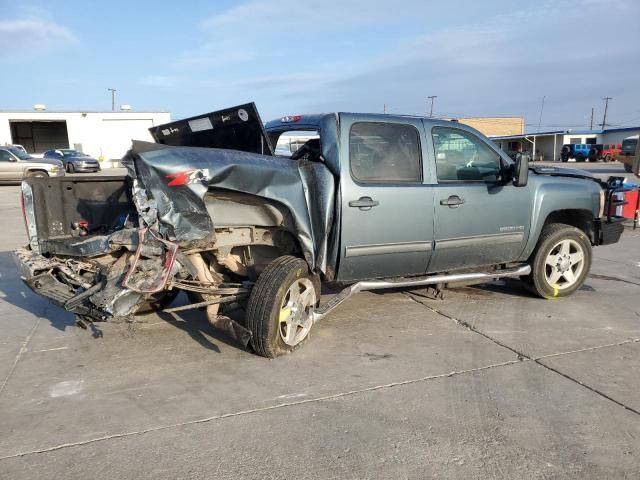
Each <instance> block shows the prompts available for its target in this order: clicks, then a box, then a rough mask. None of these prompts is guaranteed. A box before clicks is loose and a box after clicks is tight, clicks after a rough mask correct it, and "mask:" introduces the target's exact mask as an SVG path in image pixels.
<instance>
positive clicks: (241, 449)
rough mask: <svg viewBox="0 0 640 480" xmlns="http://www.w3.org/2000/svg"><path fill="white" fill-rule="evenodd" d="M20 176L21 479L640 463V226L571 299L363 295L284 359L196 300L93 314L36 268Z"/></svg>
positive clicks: (387, 474)
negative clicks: (229, 329) (236, 333)
mask: <svg viewBox="0 0 640 480" xmlns="http://www.w3.org/2000/svg"><path fill="white" fill-rule="evenodd" d="M571 166H574V165H571ZM579 166H581V167H584V168H588V169H591V170H597V171H598V173H599V174H600V175H605V176H606V175H608V174H616V173H618V171H620V172H621V171H622V168H621V167H620V166H619V165H617V164H611V165H610V164H607V165H603V164H596V165H589V164H586V165H579ZM608 170H611V172H608ZM603 171H605V172H604V173H603ZM18 193H19V188H18V187H15V186H5V187H0V223H1V224H2V226H3V228H2V229H1V230H0V328H1V330H0V331H1V332H2V333H1V334H0V478H2V479H4V478H7V479H16V480H17V479H39V478H42V479H51V478H64V479H75V478H91V479H115V478H123V479H124V478H135V479H142V478H154V479H158V478H161V479H180V478H255V479H265V478H281V479H289V478H299V479H316V478H336V479H345V478H393V479H405V478H420V479H421V478H465V479H466V478H509V479H515V478H517V479H528V478H545V479H546V478H580V479H587V478H593V479H603V478H607V479H613V478H616V479H617V478H629V479H631V478H639V477H640V395H639V392H640V341H639V339H640V295H638V293H639V292H640V249H639V248H638V247H639V246H640V241H639V240H640V230H638V231H637V232H634V231H632V230H628V231H626V232H625V234H624V236H623V237H622V241H621V242H620V243H619V244H616V245H613V246H608V247H602V248H597V249H595V251H594V253H595V259H594V265H593V269H592V273H591V275H590V276H589V278H588V280H587V282H586V284H585V286H584V287H583V288H582V289H581V290H580V291H578V292H577V293H576V294H574V295H573V296H572V297H570V298H567V299H562V300H554V301H544V300H539V299H536V298H533V297H531V296H530V295H529V294H528V293H526V292H525V291H524V290H523V289H522V288H521V286H520V285H519V284H518V282H516V281H508V282H494V283H491V284H487V285H483V286H476V287H467V288H458V289H455V290H449V291H447V294H446V298H445V299H444V300H429V299H427V298H425V297H424V296H423V293H424V292H423V291H420V290H415V291H412V292H406V291H405V292H401V291H388V292H383V293H380V292H379V293H362V294H360V295H357V296H355V297H354V298H352V299H351V300H349V301H348V303H347V304H345V305H343V306H341V307H340V308H339V309H338V310H336V311H335V312H334V313H333V314H332V315H331V316H330V317H328V318H327V319H326V320H324V321H323V323H321V324H319V325H317V326H316V327H315V329H314V331H313V332H312V338H311V339H310V341H309V342H308V343H307V344H306V345H305V346H304V348H302V349H301V350H299V351H298V352H296V353H295V354H293V355H290V356H286V357H283V358H279V359H276V360H272V361H270V360H266V359H263V358H260V357H257V356H255V355H252V354H250V353H247V352H245V351H243V350H241V349H240V348H238V347H237V346H236V345H234V344H233V343H231V342H230V341H228V340H227V339H225V337H224V336H223V335H220V334H218V333H217V332H216V331H214V330H213V329H212V328H211V327H209V325H208V324H207V322H206V321H205V320H204V319H203V318H202V317H201V315H200V314H198V313H197V312H196V313H193V312H192V313H189V314H184V315H175V316H174V315H168V314H164V315H162V316H156V315H150V316H147V317H145V320H146V323H144V324H138V325H136V326H126V325H110V324H107V325H101V326H100V329H99V330H96V331H95V332H93V333H94V334H93V335H92V334H91V332H87V331H84V330H80V329H78V328H77V327H75V326H74V325H73V318H72V316H71V315H69V314H68V313H66V312H64V311H62V310H60V309H58V308H56V307H54V306H51V305H50V304H48V303H47V302H46V301H45V300H44V299H42V298H40V297H38V296H36V295H34V294H32V293H31V292H30V291H29V290H28V289H27V288H26V287H25V286H23V285H22V283H21V282H20V281H19V279H18V277H17V274H16V270H15V269H14V266H13V261H12V258H11V250H12V249H13V248H15V247H17V246H19V245H21V244H22V243H24V241H25V234H24V228H23V225H22V218H21V213H20V207H19V197H18Z"/></svg>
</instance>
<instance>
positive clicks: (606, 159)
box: [603, 153, 611, 163]
mask: <svg viewBox="0 0 640 480" xmlns="http://www.w3.org/2000/svg"><path fill="white" fill-rule="evenodd" d="M603 160H604V163H609V162H610V161H611V155H609V154H608V153H607V154H606V155H605V156H604V158H603Z"/></svg>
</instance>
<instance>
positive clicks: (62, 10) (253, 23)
mask: <svg viewBox="0 0 640 480" xmlns="http://www.w3.org/2000/svg"><path fill="white" fill-rule="evenodd" d="M0 11H1V12H2V15H1V16H0V61H1V64H2V65H3V67H4V72H3V74H2V80H1V81H0V87H1V88H0V110H14V109H20V110H24V109H31V107H32V105H33V104H35V103H44V104H46V105H47V108H48V109H49V110H108V109H110V108H111V94H110V92H109V91H108V90H107V89H108V88H115V89H117V100H116V101H117V105H120V104H129V105H131V106H132V107H133V109H134V110H163V111H169V112H171V115H172V118H173V119H179V118H184V117H187V116H192V115H197V114H200V113H205V112H210V111H213V110H217V109H220V108H225V107H230V106H234V105H238V104H242V103H246V102H249V101H255V102H256V104H257V106H258V109H259V111H260V114H261V116H262V118H263V120H265V121H266V120H270V119H273V118H277V117H280V116H282V115H289V114H298V113H320V112H329V111H355V112H382V111H383V109H384V108H385V105H386V111H387V112H388V113H399V114H418V115H424V114H426V113H428V111H429V107H430V103H429V102H430V101H429V100H428V98H427V97H428V96H430V95H437V98H436V99H435V104H434V115H436V116H442V117H465V116H511V115H514V116H524V117H525V121H526V125H527V126H526V130H527V131H530V132H533V131H538V124H540V130H542V131H544V130H550V129H557V128H580V127H582V128H587V127H589V123H590V116H591V108H592V107H593V108H594V109H595V120H594V123H596V124H597V123H600V122H602V115H603V110H604V101H603V100H602V99H603V97H605V96H609V97H613V99H612V100H611V101H610V103H609V110H608V115H607V124H610V126H611V127H616V126H623V127H624V126H636V125H640V0H553V1H547V0H537V1H526V0H520V1H506V0H485V1H472V0H469V1H462V0H446V1H442V0H440V1H430V0H392V1H378V0H338V1H334V0H237V1H229V0H206V1H205V0H182V1H174V2H161V1H157V0H156V1H154V2H151V1H147V0H136V1H132V0H128V1H121V0H109V1H91V0H83V1H72V0H49V1H33V2H31V1H29V0H20V1H18V2H16V1H15V0H0ZM543 97H544V109H543V110H542V119H540V113H541V105H542V99H543Z"/></svg>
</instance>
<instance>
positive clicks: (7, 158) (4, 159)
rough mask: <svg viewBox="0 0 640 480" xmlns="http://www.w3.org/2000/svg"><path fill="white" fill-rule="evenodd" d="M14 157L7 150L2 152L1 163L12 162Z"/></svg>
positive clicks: (0, 154) (0, 152)
mask: <svg viewBox="0 0 640 480" xmlns="http://www.w3.org/2000/svg"><path fill="white" fill-rule="evenodd" d="M11 160H13V157H12V156H11V154H10V153H9V152H7V151H6V150H0V162H10V161H11Z"/></svg>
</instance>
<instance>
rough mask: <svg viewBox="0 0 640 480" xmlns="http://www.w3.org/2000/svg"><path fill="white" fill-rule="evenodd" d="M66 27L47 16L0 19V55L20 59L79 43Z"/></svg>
mask: <svg viewBox="0 0 640 480" xmlns="http://www.w3.org/2000/svg"><path fill="white" fill-rule="evenodd" d="M77 42H78V39H77V37H76V36H75V35H74V34H73V33H71V32H70V31H69V30H68V29H66V28H65V27H63V26H61V25H59V24H57V23H55V22H53V21H51V20H47V19H45V18H24V19H16V20H0V45H2V49H0V57H2V58H16V59H20V58H23V57H24V56H25V55H26V56H32V55H38V54H42V53H45V52H47V51H49V50H51V49H53V48H57V47H61V46H65V45H69V44H74V43H77Z"/></svg>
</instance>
